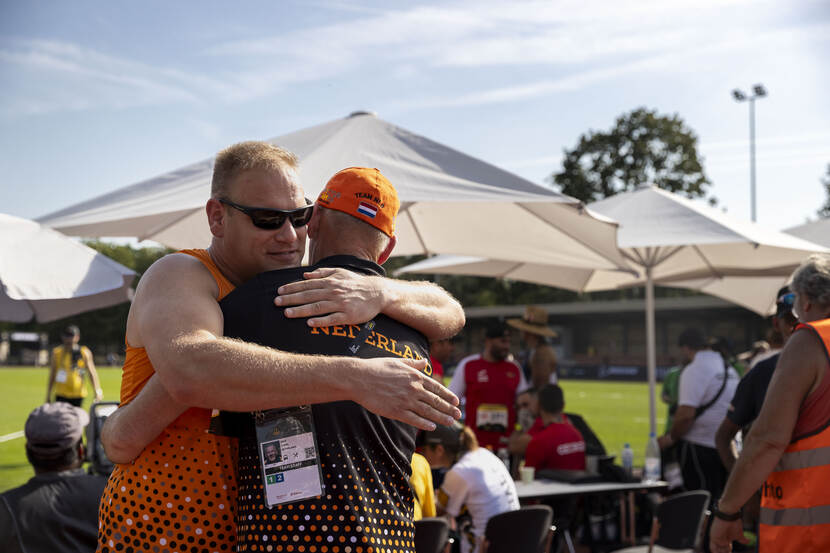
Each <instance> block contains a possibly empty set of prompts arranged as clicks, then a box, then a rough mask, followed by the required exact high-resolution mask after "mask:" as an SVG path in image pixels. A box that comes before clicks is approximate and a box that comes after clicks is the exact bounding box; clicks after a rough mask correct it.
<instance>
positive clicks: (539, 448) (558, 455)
mask: <svg viewBox="0 0 830 553" xmlns="http://www.w3.org/2000/svg"><path fill="white" fill-rule="evenodd" d="M564 410H565V395H564V394H563V393H562V388H560V387H559V386H558V385H556V384H548V385H547V386H545V387H544V388H542V389H541V390H539V411H540V417H541V419H542V423H543V425H544V427H543V429H542V431H541V432H538V433H537V434H535V435H534V436H533V438H532V439H531V440H530V443H529V444H527V451H526V452H525V466H528V467H534V468H535V469H536V470H544V469H554V470H563V469H564V470H585V440H583V439H582V434H580V433H579V431H578V430H577V429H576V428H574V427H573V426H571V424H570V423H568V422H567V421H566V419H565V415H564V413H563V411H564Z"/></svg>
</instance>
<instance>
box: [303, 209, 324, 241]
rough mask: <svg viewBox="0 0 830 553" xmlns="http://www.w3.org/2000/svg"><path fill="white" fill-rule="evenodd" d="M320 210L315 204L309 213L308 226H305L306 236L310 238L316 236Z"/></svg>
mask: <svg viewBox="0 0 830 553" xmlns="http://www.w3.org/2000/svg"><path fill="white" fill-rule="evenodd" d="M320 210H321V208H320V207H319V206H318V205H317V204H315V205H314V211H313V212H312V213H311V219H309V220H308V226H307V227H306V232H307V233H308V237H309V238H310V239H312V240H314V239H315V238H317V231H318V230H319V228H320V217H321V215H322V213H321V211H320Z"/></svg>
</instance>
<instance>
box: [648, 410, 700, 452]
mask: <svg viewBox="0 0 830 553" xmlns="http://www.w3.org/2000/svg"><path fill="white" fill-rule="evenodd" d="M694 422H695V407H692V406H691V405H680V406H679V407H678V408H677V411H676V412H675V414H674V419H673V420H672V425H671V428H670V429H669V431H668V433H667V434H665V435H663V436H660V438H659V439H658V440H657V443H658V445H659V446H660V449H665V448H667V447H669V446H670V445H672V444H673V443H675V442H676V441H677V440H679V439H681V438H682V437H683V436H685V435H686V433H688V432H689V430H691V428H692V425H693V424H694Z"/></svg>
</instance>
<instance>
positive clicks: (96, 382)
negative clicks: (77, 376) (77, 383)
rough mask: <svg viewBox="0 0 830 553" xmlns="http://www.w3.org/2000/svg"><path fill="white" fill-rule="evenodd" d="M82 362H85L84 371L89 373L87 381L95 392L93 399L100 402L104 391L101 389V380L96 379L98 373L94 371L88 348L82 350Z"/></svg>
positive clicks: (93, 361) (93, 363) (93, 362)
mask: <svg viewBox="0 0 830 553" xmlns="http://www.w3.org/2000/svg"><path fill="white" fill-rule="evenodd" d="M82 352H83V355H84V361H86V370H87V372H88V373H89V380H90V382H92V387H93V388H94V390H95V399H96V400H97V401H101V400H102V399H104V391H103V390H102V389H101V380H100V379H99V378H98V371H97V370H95V360H94V359H93V358H92V352H91V351H89V349H88V348H84V349H83V350H82Z"/></svg>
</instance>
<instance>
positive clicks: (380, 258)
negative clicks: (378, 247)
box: [378, 236, 398, 265]
mask: <svg viewBox="0 0 830 553" xmlns="http://www.w3.org/2000/svg"><path fill="white" fill-rule="evenodd" d="M397 243H398V237H397V236H392V237H391V238H389V243H388V244H386V247H385V248H383V251H382V252H380V255H379V256H378V265H383V264H384V263H386V260H387V259H389V256H390V255H392V250H394V249H395V244H397Z"/></svg>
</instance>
